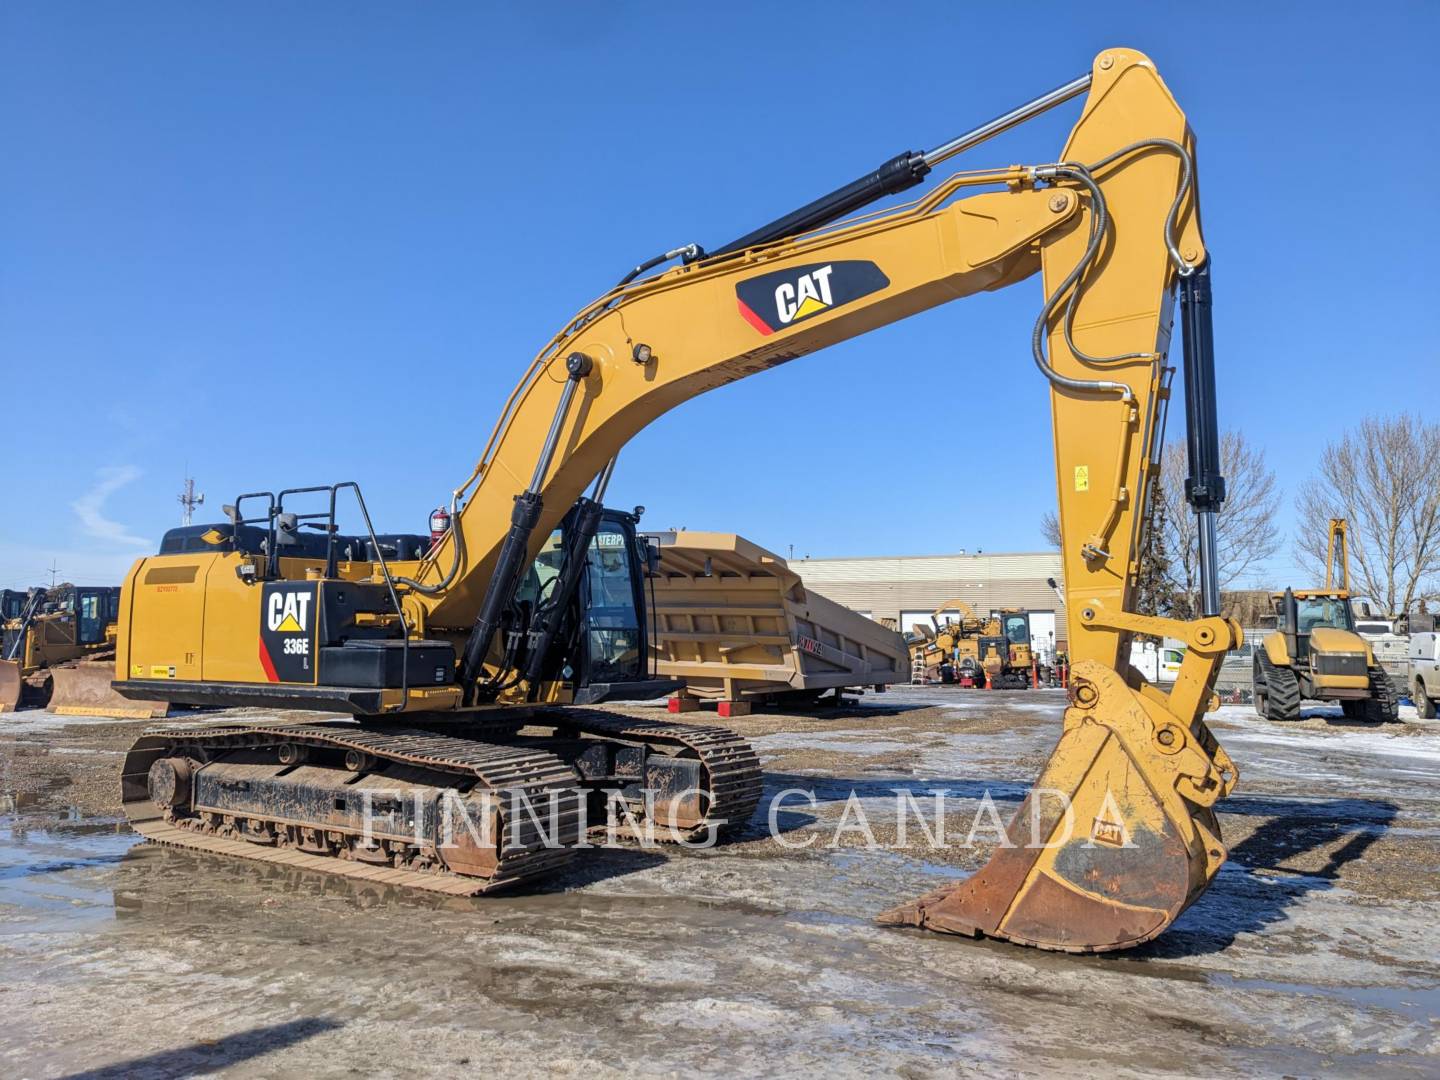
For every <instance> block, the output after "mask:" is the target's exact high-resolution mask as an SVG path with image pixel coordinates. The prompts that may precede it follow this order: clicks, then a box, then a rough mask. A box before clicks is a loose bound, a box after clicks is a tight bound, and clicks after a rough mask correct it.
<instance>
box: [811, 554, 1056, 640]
mask: <svg viewBox="0 0 1440 1080" xmlns="http://www.w3.org/2000/svg"><path fill="white" fill-rule="evenodd" d="M790 568H791V569H792V570H794V571H796V572H798V573H799V574H800V577H801V579H802V580H803V581H804V582H805V585H806V586H807V587H808V588H812V589H814V590H815V591H816V592H818V593H820V594H821V595H823V596H827V597H829V598H830V599H831V600H834V601H835V602H836V603H839V604H844V605H845V606H846V607H848V608H850V609H852V610H854V611H858V612H860V613H861V614H862V615H868V616H869V617H870V618H872V619H894V620H895V621H896V625H898V626H899V628H900V629H901V630H907V629H909V628H910V627H911V626H913V625H914V624H915V623H917V622H921V621H928V619H929V617H930V614H931V613H932V612H933V611H934V610H935V609H936V608H938V607H939V606H940V605H941V604H944V603H945V602H946V601H948V600H955V599H958V600H963V601H965V603H967V604H969V605H970V607H971V608H972V609H973V610H974V611H975V612H976V613H978V614H987V613H988V612H990V611H992V610H999V609H1001V608H1024V609H1026V610H1028V611H1030V612H1032V613H1033V614H1032V616H1031V620H1030V621H1031V635H1032V637H1033V638H1034V640H1035V644H1036V645H1037V646H1040V647H1042V648H1043V647H1048V646H1050V644H1051V641H1052V640H1053V641H1055V642H1057V643H1058V647H1059V648H1061V649H1063V648H1064V640H1065V609H1064V605H1063V604H1062V603H1061V602H1060V598H1059V597H1058V596H1057V595H1056V593H1055V590H1054V589H1052V588H1051V587H1050V586H1049V585H1048V584H1047V583H1046V579H1048V578H1054V579H1055V580H1056V581H1057V582H1058V581H1059V580H1060V553H1059V552H1058V551H1034V552H1018V553H1013V554H1003V555H988V554H979V555H967V554H958V555H895V556H869V557H865V558H859V559H796V560H795V561H794V562H792V563H791V564H790ZM1051 634H1054V638H1053V639H1052V638H1051V636H1050V635H1051Z"/></svg>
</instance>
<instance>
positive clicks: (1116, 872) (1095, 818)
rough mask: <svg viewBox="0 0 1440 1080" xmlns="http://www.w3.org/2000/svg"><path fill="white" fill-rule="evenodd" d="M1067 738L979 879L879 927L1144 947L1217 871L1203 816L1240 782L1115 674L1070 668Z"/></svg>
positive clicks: (1103, 947) (1210, 818) (1209, 743)
mask: <svg viewBox="0 0 1440 1080" xmlns="http://www.w3.org/2000/svg"><path fill="white" fill-rule="evenodd" d="M1072 687H1073V689H1072V702H1073V704H1072V705H1071V707H1070V708H1069V709H1067V710H1066V713H1065V730H1064V733H1063V734H1062V735H1061V737H1060V741H1059V743H1058V744H1057V745H1056V747H1055V750H1054V752H1053V753H1052V754H1051V755H1050V759H1049V761H1048V762H1047V763H1046V766H1045V770H1044V772H1042V773H1041V775H1040V777H1039V779H1038V780H1037V781H1036V783H1035V785H1034V787H1033V788H1032V789H1031V791H1030V794H1029V795H1028V796H1027V798H1026V800H1025V802H1024V803H1023V804H1022V805H1021V807H1020V810H1019V812H1018V813H1016V815H1015V817H1014V819H1013V820H1012V821H1011V822H1010V823H1009V825H1008V826H1007V827H1006V829H1005V834H1006V835H1005V838H1004V839H1003V840H1002V841H1001V842H1000V843H999V845H998V846H997V847H996V849H995V852H994V854H993V855H992V856H991V857H990V861H989V862H987V863H986V864H985V865H984V866H983V867H981V869H980V870H979V871H977V872H976V873H975V874H974V875H973V876H971V877H970V878H968V879H966V880H965V881H963V882H960V883H958V884H955V885H949V886H946V887H945V888H943V889H940V890H937V891H936V892H932V893H929V894H927V895H925V896H922V897H920V898H919V899H918V900H915V901H912V902H911V903H909V904H904V905H902V906H900V907H898V908H895V909H893V910H891V911H887V912H885V913H884V914H883V915H881V916H880V922H881V923H883V924H886V925H890V926H916V927H922V928H924V929H927V930H936V931H939V932H941V933H947V934H960V935H964V936H967V937H991V938H998V939H1001V940H1005V941H1012V942H1015V943H1017V944H1021V945H1033V946H1036V947H1038V948H1042V949H1055V950H1060V951H1064V952H1108V951H1110V950H1113V949H1125V948H1129V947H1131V946H1134V945H1139V944H1140V943H1142V942H1145V941H1149V940H1150V939H1151V938H1153V937H1155V936H1156V935H1157V934H1159V933H1160V932H1161V931H1163V930H1164V929H1165V928H1166V927H1167V926H1169V925H1170V924H1171V923H1172V922H1174V921H1175V919H1176V918H1177V917H1178V916H1179V914H1180V913H1181V912H1182V911H1184V910H1185V909H1186V908H1187V907H1188V906H1189V905H1190V904H1191V903H1192V902H1193V901H1194V900H1195V898H1196V897H1197V896H1199V895H1200V894H1201V893H1202V892H1204V891H1205V889H1206V887H1207V886H1208V885H1209V884H1210V881H1211V879H1212V878H1214V876H1215V874H1216V873H1217V872H1218V871H1219V869H1220V866H1221V864H1222V863H1223V862H1224V861H1225V849H1224V847H1223V846H1222V845H1221V843H1220V835H1219V825H1218V824H1217V822H1216V820H1215V815H1214V812H1213V811H1212V810H1211V809H1210V807H1211V806H1212V805H1213V804H1214V802H1215V800H1216V799H1217V798H1218V797H1220V796H1221V795H1224V794H1228V793H1229V791H1230V789H1231V788H1232V787H1233V786H1234V783H1235V779H1236V776H1235V770H1234V766H1233V764H1232V763H1231V762H1230V760H1229V758H1228V757H1227V756H1226V755H1225V752H1224V751H1223V750H1221V749H1220V748H1219V746H1218V745H1217V744H1216V743H1215V742H1214V738H1213V736H1211V735H1210V733H1209V731H1208V730H1207V729H1206V728H1205V726H1204V724H1203V722H1199V721H1197V723H1196V728H1195V730H1192V729H1191V728H1190V727H1189V726H1188V725H1187V724H1184V723H1182V722H1181V721H1180V720H1179V718H1177V717H1175V716H1174V715H1173V714H1171V713H1170V712H1169V711H1168V710H1167V709H1166V708H1165V706H1164V705H1163V704H1161V703H1160V701H1158V700H1154V699H1151V698H1146V697H1142V696H1141V695H1140V694H1138V693H1137V692H1135V691H1133V690H1131V689H1130V688H1129V687H1128V686H1126V685H1125V682H1124V680H1123V679H1121V677H1120V676H1119V675H1118V674H1116V673H1115V672H1114V671H1111V670H1110V669H1109V668H1106V667H1104V666H1102V665H1100V664H1097V663H1095V662H1093V661H1085V662H1082V663H1078V664H1076V665H1075V667H1074V669H1073V671H1072Z"/></svg>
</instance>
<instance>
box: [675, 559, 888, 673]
mask: <svg viewBox="0 0 1440 1080" xmlns="http://www.w3.org/2000/svg"><path fill="white" fill-rule="evenodd" d="M650 535H651V536H652V537H653V538H654V539H656V540H658V542H659V549H660V563H659V569H658V572H657V574H656V576H655V578H654V585H655V615H654V618H655V623H656V628H655V633H654V640H653V645H652V648H653V650H654V655H655V658H656V669H657V674H659V675H662V676H668V677H670V678H677V679H684V680H685V682H686V685H687V687H688V689H689V692H690V693H691V694H693V695H695V696H696V697H703V698H717V699H723V700H731V701H736V700H742V699H746V698H770V697H784V696H789V697H802V696H811V697H813V696H815V695H818V694H820V693H823V692H824V691H826V690H839V689H843V688H847V687H854V688H857V689H860V688H864V687H867V686H868V687H873V688H876V689H879V688H882V687H884V686H887V685H890V684H892V683H897V682H908V681H909V679H910V660H909V650H908V648H907V646H906V644H905V639H904V638H903V637H902V636H901V635H900V634H898V633H896V632H895V631H894V630H890V629H887V628H886V627H884V626H881V625H880V624H879V623H877V622H875V621H874V620H872V619H868V618H866V617H865V616H864V615H860V614H858V613H857V612H854V611H851V610H850V609H849V608H847V607H843V606H841V605H840V604H837V603H835V602H834V601H833V600H829V599H827V598H826V597H824V596H821V595H820V594H818V593H816V592H815V591H814V590H813V589H808V588H806V587H805V583H804V582H803V581H802V580H801V579H800V575H799V574H797V573H795V571H793V570H792V569H790V567H789V566H788V565H787V564H786V562H785V560H784V559H782V558H781V557H780V556H779V555H776V554H774V553H773V552H770V551H766V550H765V549H764V548H762V547H760V546H759V545H757V544H753V543H751V542H750V541H749V540H746V539H745V538H744V537H742V536H736V535H735V534H734V533H712V532H688V531H681V532H667V533H652V534H650Z"/></svg>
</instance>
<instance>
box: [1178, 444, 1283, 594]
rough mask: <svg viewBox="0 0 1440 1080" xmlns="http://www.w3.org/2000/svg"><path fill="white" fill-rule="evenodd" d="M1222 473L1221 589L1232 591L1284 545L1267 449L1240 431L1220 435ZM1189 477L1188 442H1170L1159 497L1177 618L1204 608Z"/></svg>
mask: <svg viewBox="0 0 1440 1080" xmlns="http://www.w3.org/2000/svg"><path fill="white" fill-rule="evenodd" d="M1220 470H1221V472H1223V473H1224V475H1225V487H1226V496H1225V503H1224V505H1223V506H1221V508H1220V511H1219V513H1217V514H1216V515H1215V552H1216V562H1217V563H1218V567H1219V576H1220V588H1221V589H1228V588H1230V587H1231V586H1232V585H1234V584H1235V583H1236V582H1238V581H1240V580H1241V579H1242V578H1244V577H1245V575H1246V574H1248V573H1249V572H1250V571H1251V570H1252V569H1253V568H1255V567H1257V566H1258V565H1259V564H1261V563H1262V562H1264V561H1265V560H1266V559H1268V558H1269V557H1270V556H1271V555H1274V554H1275V552H1276V551H1277V550H1279V547H1280V530H1279V528H1278V527H1277V526H1276V524H1275V513H1276V510H1277V509H1278V507H1279V503H1280V496H1279V493H1278V492H1277V490H1276V488H1275V474H1274V472H1272V471H1271V470H1270V468H1269V467H1268V466H1267V465H1266V464H1265V451H1264V450H1262V449H1260V448H1259V447H1256V446H1251V445H1250V443H1249V441H1248V440H1247V439H1246V438H1245V436H1244V435H1243V434H1242V433H1241V432H1238V431H1227V432H1226V433H1225V434H1224V435H1222V436H1221V437H1220ZM1188 473H1189V464H1188V462H1187V460H1186V451H1185V444H1184V443H1178V442H1176V443H1171V444H1170V445H1169V446H1167V447H1166V448H1165V452H1164V455H1163V457H1162V458H1161V461H1160V485H1159V490H1158V492H1157V496H1158V498H1159V499H1160V500H1161V502H1162V503H1163V506H1164V518H1163V521H1164V529H1165V532H1166V537H1165V550H1166V551H1167V552H1168V553H1169V556H1170V582H1171V584H1172V585H1173V586H1174V588H1175V610H1176V614H1177V615H1181V616H1194V615H1195V614H1196V613H1198V612H1199V610H1200V551H1199V535H1198V530H1197V527H1196V523H1195V514H1194V512H1193V511H1192V510H1191V509H1190V507H1189V505H1188V504H1187V503H1186V502H1185V477H1186V475H1187V474H1188Z"/></svg>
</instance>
